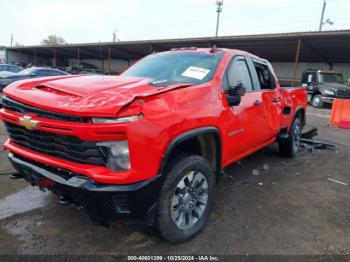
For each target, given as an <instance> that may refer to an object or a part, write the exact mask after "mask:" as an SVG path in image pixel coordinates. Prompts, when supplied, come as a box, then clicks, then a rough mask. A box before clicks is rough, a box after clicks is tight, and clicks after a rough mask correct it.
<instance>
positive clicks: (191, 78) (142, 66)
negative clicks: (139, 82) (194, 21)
mask: <svg viewBox="0 0 350 262" xmlns="http://www.w3.org/2000/svg"><path fill="white" fill-rule="evenodd" d="M222 56H223V53H215V54H208V53H164V54H155V55H150V56H148V57H146V58H144V59H142V60H140V61H139V62H138V63H136V64H135V65H133V66H131V67H130V68H129V69H128V70H126V71H125V72H124V73H123V74H122V76H136V77H146V78H151V79H152V80H153V82H152V84H154V85H160V86H165V85H168V84H170V83H193V84H200V83H204V82H207V81H209V80H211V79H212V77H213V75H214V73H215V71H216V68H217V66H218V64H219V62H220V60H221V58H222Z"/></svg>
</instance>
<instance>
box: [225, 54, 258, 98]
mask: <svg viewBox="0 0 350 262" xmlns="http://www.w3.org/2000/svg"><path fill="white" fill-rule="evenodd" d="M238 83H242V84H243V86H244V87H245V88H246V90H247V92H250V91H252V90H253V84H252V78H251V76H250V72H249V69H248V65H247V62H246V60H245V59H244V58H238V59H234V60H233V62H231V64H230V65H229V67H228V70H227V71H226V74H225V77H224V79H223V89H224V91H227V90H228V89H229V86H235V85H237V84H238Z"/></svg>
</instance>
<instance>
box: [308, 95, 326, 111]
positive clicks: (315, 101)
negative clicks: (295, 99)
mask: <svg viewBox="0 0 350 262" xmlns="http://www.w3.org/2000/svg"><path fill="white" fill-rule="evenodd" d="M311 104H312V106H313V107H315V108H322V107H323V105H324V103H323V101H322V96H321V95H314V96H313V97H312V100H311Z"/></svg>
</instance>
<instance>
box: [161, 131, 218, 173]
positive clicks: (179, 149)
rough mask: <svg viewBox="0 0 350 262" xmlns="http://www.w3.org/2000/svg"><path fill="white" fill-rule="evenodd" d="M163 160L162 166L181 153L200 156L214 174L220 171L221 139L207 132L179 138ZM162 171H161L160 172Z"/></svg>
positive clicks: (215, 134)
mask: <svg viewBox="0 0 350 262" xmlns="http://www.w3.org/2000/svg"><path fill="white" fill-rule="evenodd" d="M170 150H171V151H170V152H167V154H166V156H165V157H164V159H163V161H164V162H165V163H164V168H166V166H167V165H168V164H169V163H170V162H171V160H172V159H174V158H175V156H176V155H179V154H181V153H188V154H193V155H199V156H202V157H203V158H204V159H206V160H207V161H208V163H209V165H210V166H211V168H212V169H213V171H214V172H215V173H216V174H219V172H220V171H221V141H220V138H219V136H218V134H217V133H215V132H207V133H203V134H198V135H195V136H191V137H188V138H185V139H181V140H180V141H179V142H177V143H175V144H174V145H173V146H171V148H170ZM161 173H162V172H161Z"/></svg>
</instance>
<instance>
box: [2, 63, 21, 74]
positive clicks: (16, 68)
mask: <svg viewBox="0 0 350 262" xmlns="http://www.w3.org/2000/svg"><path fill="white" fill-rule="evenodd" d="M21 70H23V68H22V67H20V66H17V65H10V64H0V72H2V71H6V72H12V73H17V72H19V71H21Z"/></svg>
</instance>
